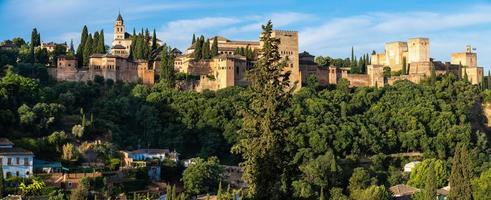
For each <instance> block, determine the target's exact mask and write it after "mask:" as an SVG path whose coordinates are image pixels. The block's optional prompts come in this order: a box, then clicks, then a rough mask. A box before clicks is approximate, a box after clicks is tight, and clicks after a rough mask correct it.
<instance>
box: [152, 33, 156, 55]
mask: <svg viewBox="0 0 491 200" xmlns="http://www.w3.org/2000/svg"><path fill="white" fill-rule="evenodd" d="M156 49H157V34H156V33H155V29H153V34H152V52H153V51H155V50H156Z"/></svg>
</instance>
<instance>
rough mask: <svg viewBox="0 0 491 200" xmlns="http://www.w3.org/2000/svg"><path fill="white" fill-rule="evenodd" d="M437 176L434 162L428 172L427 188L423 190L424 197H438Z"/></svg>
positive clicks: (427, 198)
mask: <svg viewBox="0 0 491 200" xmlns="http://www.w3.org/2000/svg"><path fill="white" fill-rule="evenodd" d="M436 184H437V183H436V177H435V168H434V166H433V164H430V166H429V168H428V171H427V172H426V180H425V189H424V190H423V199H425V200H434V199H436V189H437V188H436Z"/></svg>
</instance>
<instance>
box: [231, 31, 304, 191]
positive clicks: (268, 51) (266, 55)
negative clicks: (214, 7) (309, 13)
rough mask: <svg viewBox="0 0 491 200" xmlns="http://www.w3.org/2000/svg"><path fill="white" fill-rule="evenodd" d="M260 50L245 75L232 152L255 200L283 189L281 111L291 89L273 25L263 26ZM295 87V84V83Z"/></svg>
mask: <svg viewBox="0 0 491 200" xmlns="http://www.w3.org/2000/svg"><path fill="white" fill-rule="evenodd" d="M262 28H263V32H262V34H261V42H262V43H263V48H262V50H261V55H260V56H259V59H258V61H257V63H256V65H255V66H254V67H253V68H252V69H251V70H250V71H249V73H248V74H247V78H248V80H250V82H251V83H250V85H249V87H248V88H247V90H246V91H245V92H244V93H243V95H244V96H246V99H248V100H249V101H248V102H247V103H246V107H243V108H242V109H241V111H240V112H241V114H242V115H243V116H244V118H243V120H244V122H243V126H242V129H241V130H240V131H239V135H240V136H241V137H242V138H243V139H241V140H240V141H239V142H238V143H237V144H236V145H235V146H234V148H233V149H232V150H233V151H234V152H235V153H240V154H241V155H242V157H243V158H244V162H243V163H242V166H243V168H244V175H243V179H244V181H245V182H246V183H247V184H248V185H249V188H248V191H249V195H251V196H254V198H257V199H273V200H274V199H282V198H283V197H282V196H284V195H286V191H285V190H286V188H282V187H281V185H282V181H283V179H284V177H285V176H287V174H288V169H289V168H288V166H287V163H286V161H287V160H290V159H291V158H289V157H287V156H288V152H285V151H286V150H287V149H286V148H285V145H287V140H286V136H287V133H288V132H287V131H286V129H287V128H288V124H289V122H290V119H289V116H288V115H284V114H283V113H282V112H281V111H283V110H285V109H287V108H289V107H290V105H291V104H290V103H291V102H290V98H291V96H292V92H293V90H294V88H292V86H291V84H290V80H289V76H290V72H284V71H283V68H285V67H286V66H287V63H286V60H284V59H281V57H280V53H279V51H278V44H279V43H280V41H279V39H278V38H273V37H271V33H272V28H273V25H272V23H271V21H269V22H268V23H267V24H266V25H263V27H262ZM295 84H296V83H295Z"/></svg>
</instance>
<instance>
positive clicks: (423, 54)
mask: <svg viewBox="0 0 491 200" xmlns="http://www.w3.org/2000/svg"><path fill="white" fill-rule="evenodd" d="M407 46H408V60H407V63H408V64H409V63H415V62H428V61H430V40H429V39H428V38H410V39H409V40H408V41H407Z"/></svg>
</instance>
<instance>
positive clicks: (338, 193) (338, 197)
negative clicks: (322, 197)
mask: <svg viewBox="0 0 491 200" xmlns="http://www.w3.org/2000/svg"><path fill="white" fill-rule="evenodd" d="M329 200H349V198H348V196H346V195H344V194H343V189H341V188H336V187H334V188H331V191H329Z"/></svg>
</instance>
